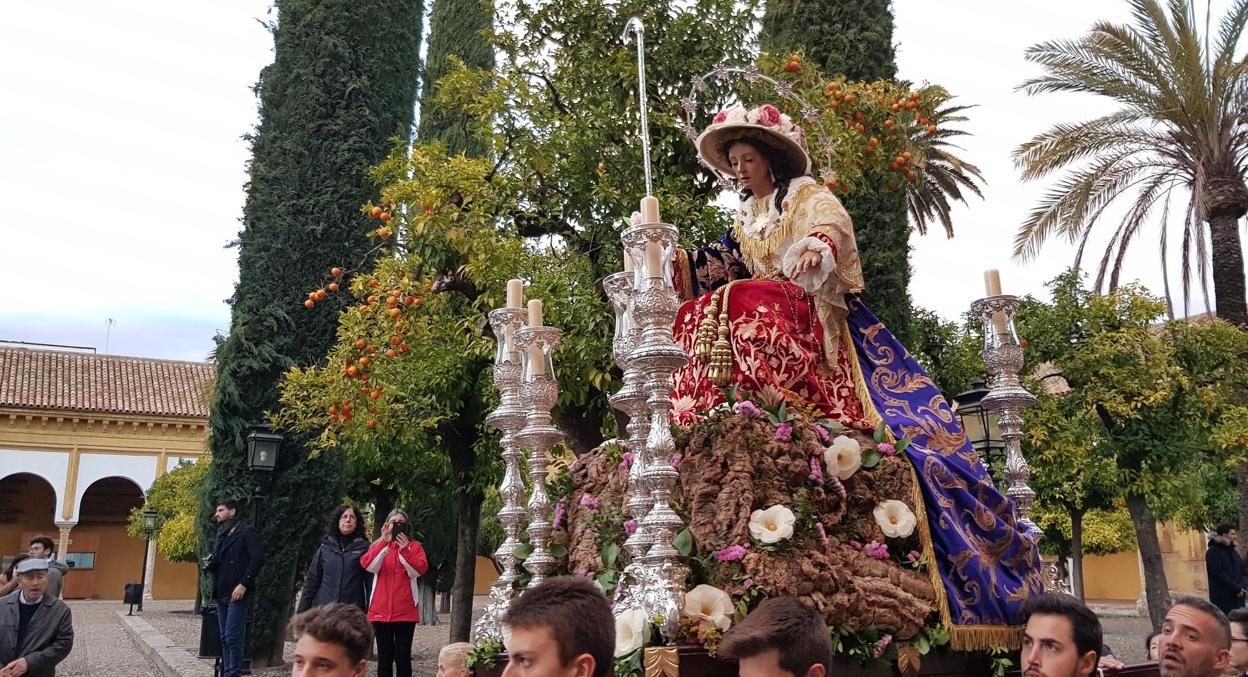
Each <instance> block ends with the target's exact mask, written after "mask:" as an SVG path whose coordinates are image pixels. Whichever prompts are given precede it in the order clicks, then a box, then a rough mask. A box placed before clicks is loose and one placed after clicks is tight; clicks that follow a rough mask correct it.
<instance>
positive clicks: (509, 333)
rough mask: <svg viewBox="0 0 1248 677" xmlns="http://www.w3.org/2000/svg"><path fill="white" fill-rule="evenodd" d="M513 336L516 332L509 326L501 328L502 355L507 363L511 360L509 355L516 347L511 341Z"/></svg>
mask: <svg viewBox="0 0 1248 677" xmlns="http://www.w3.org/2000/svg"><path fill="white" fill-rule="evenodd" d="M515 334H516V332H515V330H513V329H512V328H511V325H510V324H509V325H507V326H505V327H503V355H505V356H506V361H508V362H510V361H511V360H512V357H511V354H512V353H513V352H515V350H516V345H515V343H513V342H512V340H511V339H512V337H513V336H515Z"/></svg>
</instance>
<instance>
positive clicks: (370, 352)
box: [368, 346, 377, 355]
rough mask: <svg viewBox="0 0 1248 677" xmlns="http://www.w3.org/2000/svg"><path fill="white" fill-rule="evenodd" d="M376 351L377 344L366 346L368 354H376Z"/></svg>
mask: <svg viewBox="0 0 1248 677" xmlns="http://www.w3.org/2000/svg"><path fill="white" fill-rule="evenodd" d="M376 353H377V346H369V347H368V354H369V355H374V354H376Z"/></svg>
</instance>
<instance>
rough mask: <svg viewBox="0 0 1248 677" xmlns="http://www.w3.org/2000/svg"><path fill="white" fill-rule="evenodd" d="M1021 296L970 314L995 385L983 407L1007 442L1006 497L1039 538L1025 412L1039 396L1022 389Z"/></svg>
mask: <svg viewBox="0 0 1248 677" xmlns="http://www.w3.org/2000/svg"><path fill="white" fill-rule="evenodd" d="M1017 312H1018V297H1017V296H1010V295H999V296H989V297H987V298H982V299H979V300H978V301H976V302H974V303H972V304H971V313H972V314H973V315H975V316H977V317H979V319H980V321H982V322H983V325H984V366H985V367H986V368H987V369H988V373H989V374H991V375H992V385H991V388H990V390H989V391H988V394H987V395H984V399H983V400H982V401H981V405H982V406H983V407H984V409H986V410H988V411H996V412H998V416H999V419H998V420H999V422H1000V427H1001V438H1002V439H1003V440H1004V441H1005V480H1006V484H1007V485H1008V487H1009V488H1008V489H1007V490H1006V492H1005V494H1006V496H1008V497H1010V499H1011V500H1012V501H1014V506H1015V508H1016V509H1017V511H1018V521H1019V523H1021V524H1023V525H1024V526H1025V527H1027V528H1028V529H1030V530H1032V531H1033V533H1035V534H1036V535H1037V537H1038V535H1039V533H1040V532H1039V529H1037V528H1036V525H1035V523H1034V522H1032V521H1031V504H1032V503H1033V502H1034V501H1035V500H1036V492H1034V491H1032V489H1031V487H1030V486H1028V484H1027V482H1028V481H1029V480H1030V479H1031V468H1030V467H1029V466H1028V465H1027V459H1026V458H1024V457H1023V448H1022V439H1023V410H1025V409H1027V408H1028V407H1031V406H1033V405H1035V403H1036V397H1035V396H1034V395H1032V394H1031V393H1029V392H1027V389H1026V388H1024V387H1023V384H1022V381H1021V380H1020V379H1019V374H1020V373H1021V372H1022V370H1023V347H1022V345H1021V344H1020V343H1019V341H1018V334H1017V332H1015V330H1014V314H1015V313H1017Z"/></svg>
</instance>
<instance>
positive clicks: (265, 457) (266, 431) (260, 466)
mask: <svg viewBox="0 0 1248 677" xmlns="http://www.w3.org/2000/svg"><path fill="white" fill-rule="evenodd" d="M281 446H282V436H281V435H280V434H278V433H275V432H273V431H272V430H271V429H270V428H268V427H267V426H257V427H254V428H251V429H250V430H249V431H248V433H247V467H249V468H251V469H252V470H257V471H262V472H270V471H272V470H273V468H274V467H275V466H276V465H277V451H278V449H279V448H281Z"/></svg>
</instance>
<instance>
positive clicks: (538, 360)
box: [529, 345, 546, 376]
mask: <svg viewBox="0 0 1248 677" xmlns="http://www.w3.org/2000/svg"><path fill="white" fill-rule="evenodd" d="M529 374H530V375H532V376H545V375H546V356H545V355H544V354H543V353H542V349H541V348H539V347H538V346H536V345H531V346H529Z"/></svg>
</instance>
